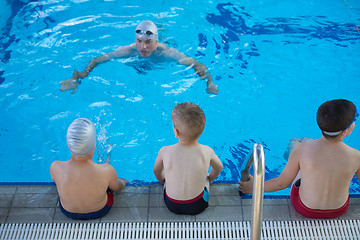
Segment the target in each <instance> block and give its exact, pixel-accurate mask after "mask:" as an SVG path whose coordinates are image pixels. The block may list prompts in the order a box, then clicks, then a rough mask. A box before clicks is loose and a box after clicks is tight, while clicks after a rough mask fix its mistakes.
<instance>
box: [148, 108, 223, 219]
mask: <svg viewBox="0 0 360 240" xmlns="http://www.w3.org/2000/svg"><path fill="white" fill-rule="evenodd" d="M172 120H173V130H174V134H175V137H176V138H179V142H178V143H177V144H175V145H171V146H166V147H163V148H161V149H160V151H159V154H158V156H157V158H156V161H155V164H154V170H153V171H154V174H155V177H156V178H157V179H158V180H159V182H160V183H162V184H165V188H164V202H165V204H166V206H167V207H168V209H169V210H170V211H172V212H174V213H177V214H189V215H195V214H198V213H201V212H202V211H204V210H205V209H206V208H207V207H208V205H209V203H208V202H209V190H210V189H209V186H210V183H211V182H212V181H213V180H214V179H215V178H217V176H219V174H220V172H221V170H222V168H223V165H222V163H221V161H220V159H219V158H218V156H216V154H215V152H214V150H213V149H211V148H210V147H208V146H205V145H201V144H199V143H198V139H199V137H200V136H201V134H202V132H203V130H204V127H205V115H204V112H203V111H202V110H201V108H200V107H199V106H198V105H195V104H192V103H190V102H184V103H180V104H178V105H176V106H175V108H174V109H173V112H172ZM209 166H211V171H210V173H208V170H209Z"/></svg>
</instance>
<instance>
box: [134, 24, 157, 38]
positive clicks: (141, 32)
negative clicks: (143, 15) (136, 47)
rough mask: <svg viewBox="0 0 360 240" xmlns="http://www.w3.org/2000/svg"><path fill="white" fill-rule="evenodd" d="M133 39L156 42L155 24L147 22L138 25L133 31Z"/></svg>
mask: <svg viewBox="0 0 360 240" xmlns="http://www.w3.org/2000/svg"><path fill="white" fill-rule="evenodd" d="M135 37H137V38H150V39H154V40H158V29H157V27H156V25H155V23H153V22H152V21H149V20H146V21H142V22H141V23H139V25H138V26H137V27H136V30H135Z"/></svg>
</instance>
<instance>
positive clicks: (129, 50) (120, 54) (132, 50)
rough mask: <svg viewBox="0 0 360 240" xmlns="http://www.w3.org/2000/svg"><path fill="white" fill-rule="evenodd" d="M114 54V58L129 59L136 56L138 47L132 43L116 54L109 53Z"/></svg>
mask: <svg viewBox="0 0 360 240" xmlns="http://www.w3.org/2000/svg"><path fill="white" fill-rule="evenodd" d="M109 54H110V55H111V54H113V55H114V56H113V57H128V56H130V55H132V54H136V45H135V43H132V44H130V45H126V46H121V47H118V48H117V49H116V50H115V51H114V52H112V53H108V55H109Z"/></svg>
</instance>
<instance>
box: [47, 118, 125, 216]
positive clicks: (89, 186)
mask: <svg viewBox="0 0 360 240" xmlns="http://www.w3.org/2000/svg"><path fill="white" fill-rule="evenodd" d="M66 138H67V144H68V147H69V149H70V152H71V158H70V160H68V161H54V162H53V163H52V164H51V167H50V173H51V178H52V179H53V181H54V182H55V184H56V187H57V190H58V193H59V196H60V199H59V206H60V210H61V212H62V213H63V214H64V215H65V216H67V217H70V218H72V219H76V220H89V219H95V218H99V217H102V216H105V215H106V214H107V213H108V212H109V211H110V209H111V207H112V205H113V202H114V194H113V191H115V192H118V191H121V190H122V189H123V188H124V187H125V184H126V182H125V181H123V180H122V179H120V178H119V179H118V178H117V175H116V171H115V169H114V168H113V167H112V166H111V165H109V164H97V163H95V162H94V161H93V160H92V157H93V154H94V151H95V147H96V130H95V126H94V124H93V123H92V122H91V121H90V120H89V119H86V118H78V119H76V120H75V121H74V122H73V123H72V124H71V125H70V126H69V128H68V131H67V135H66Z"/></svg>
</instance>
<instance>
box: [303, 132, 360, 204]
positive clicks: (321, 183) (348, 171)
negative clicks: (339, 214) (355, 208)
mask: <svg viewBox="0 0 360 240" xmlns="http://www.w3.org/2000/svg"><path fill="white" fill-rule="evenodd" d="M299 150H300V151H299ZM297 152H300V156H299V165H300V170H301V186H300V198H301V200H302V201H303V202H304V204H305V205H306V206H307V207H310V208H313V209H337V208H340V207H341V206H343V205H344V203H345V202H346V201H347V199H348V196H349V186H350V182H351V180H352V178H353V176H354V174H355V173H357V172H358V171H359V167H360V153H359V151H357V150H355V149H353V148H350V147H349V146H347V145H346V144H344V143H343V142H342V141H341V142H330V141H328V140H326V139H325V138H324V137H322V138H320V139H317V140H314V141H310V142H306V143H302V144H299V148H298V149H297Z"/></svg>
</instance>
